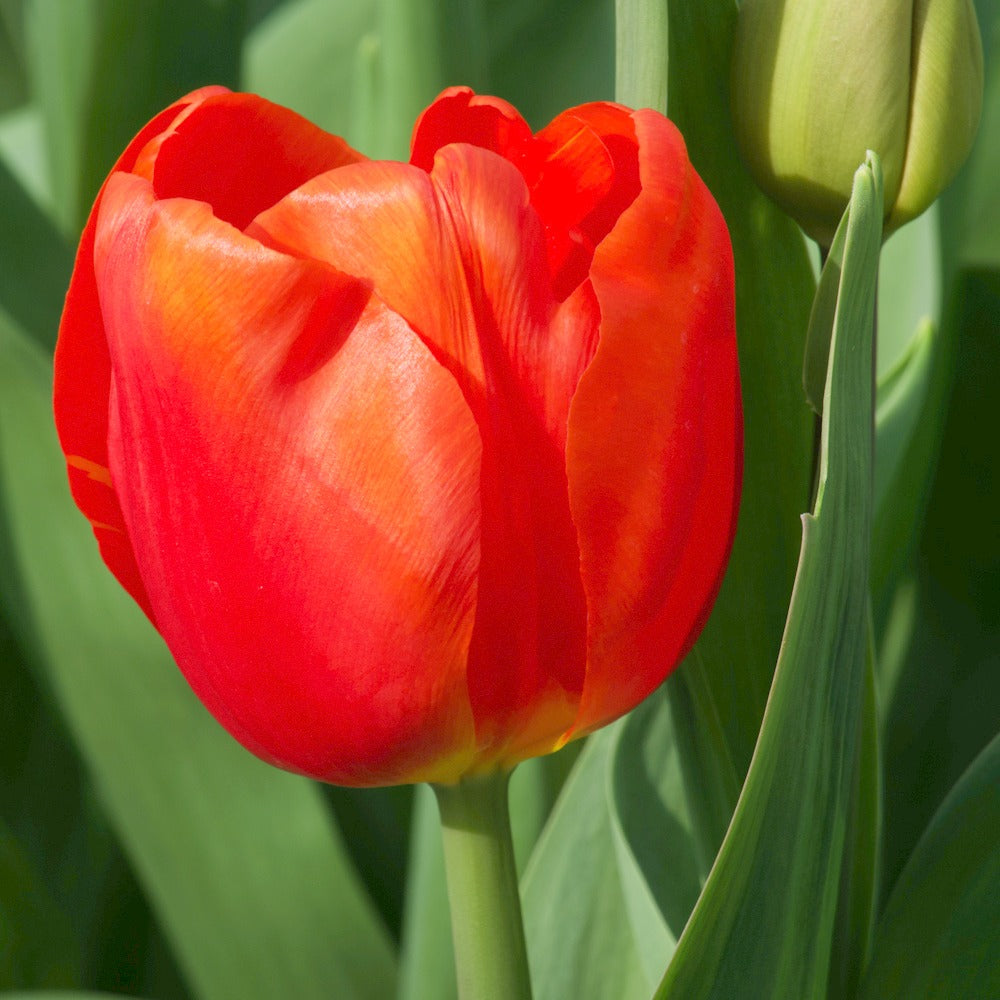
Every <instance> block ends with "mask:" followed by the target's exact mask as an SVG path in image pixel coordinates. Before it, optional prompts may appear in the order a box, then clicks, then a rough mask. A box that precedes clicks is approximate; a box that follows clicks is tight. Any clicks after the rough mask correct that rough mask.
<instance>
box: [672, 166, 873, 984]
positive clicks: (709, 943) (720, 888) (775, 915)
mask: <svg viewBox="0 0 1000 1000" xmlns="http://www.w3.org/2000/svg"><path fill="white" fill-rule="evenodd" d="M848 211H849V212H850V221H849V224H848V229H847V234H846V241H845V251H844V259H843V268H842V276H841V283H840V292H839V299H838V305H837V311H836V316H835V319H834V324H833V340H832V342H831V350H830V358H831V361H830V365H829V371H828V372H827V379H826V395H825V400H824V417H823V436H822V452H821V460H820V479H819V490H818V494H817V499H816V505H815V511H814V513H813V515H812V516H806V517H805V518H804V519H803V521H804V532H803V541H802V555H801V559H800V562H799V570H798V573H797V575H796V581H795V588H794V591H793V595H792V602H791V606H790V608H789V612H788V623H787V626H786V629H785V637H784V641H783V643H782V649H781V654H780V656H779V658H778V665H777V668H776V670H775V675H774V683H773V685H772V688H771V696H770V698H769V701H768V706H767V710H766V712H765V715H764V722H763V725H762V727H761V732H760V738H759V740H758V743H757V748H756V751H755V753H754V757H753V760H752V762H751V764H750V770H749V772H748V773H747V779H746V783H745V784H744V786H743V792H742V795H741V796H740V801H739V804H738V805H737V807H736V812H735V813H734V815H733V821H732V824H731V825H730V827H729V831H728V833H727V834H726V839H725V841H724V842H723V845H722V848H721V850H720V852H719V856H718V858H717V860H716V863H715V866H714V867H713V869H712V872H711V874H710V876H709V878H708V882H707V883H706V885H705V888H704V890H703V892H702V894H701V898H700V899H699V901H698V904H697V906H696V907H695V909H694V912H693V913H692V915H691V919H690V921H689V923H688V925H687V927H686V928H685V930H684V934H683V936H682V938H681V941H680V942H679V944H678V947H677V951H676V953H675V954H674V958H673V961H672V962H671V964H670V967H669V968H668V969H667V974H666V977H665V978H664V980H663V983H662V984H661V986H660V990H659V992H658V994H657V996H658V997H659V998H661V1000H662V998H683V1000H692V998H700V997H718V998H720V1000H722V998H729V997H734V996H741V997H775V996H777V997H785V996H787V997H801V998H803V1000H806V998H821V997H825V996H826V993H827V985H828V977H829V974H830V958H831V954H832V951H833V942H834V937H835V932H836V928H837V923H838V909H840V907H841V896H842V892H843V890H842V886H841V879H842V874H843V859H844V852H845V847H846V845H847V843H848V830H849V827H850V818H851V802H852V796H853V794H854V787H855V783H856V780H857V777H856V775H857V766H858V765H857V761H858V756H859V748H860V745H861V742H860V737H861V718H862V705H863V699H864V689H865V672H866V657H867V647H868V613H867V610H868V564H869V548H870V532H871V505H872V482H871V480H872V431H871V428H872V420H873V412H872V406H873V401H872V398H871V395H872V393H871V386H872V332H873V331H872V319H873V315H874V305H875V281H876V275H877V268H878V255H879V246H880V243H881V232H882V187H881V173H880V171H879V168H878V164H877V160H876V159H875V158H874V157H873V156H872V157H870V160H869V163H868V164H866V165H865V166H863V167H861V168H859V170H858V172H857V173H856V174H855V182H854V192H853V194H852V199H851V204H850V206H849V209H848ZM870 861H871V863H874V859H870Z"/></svg>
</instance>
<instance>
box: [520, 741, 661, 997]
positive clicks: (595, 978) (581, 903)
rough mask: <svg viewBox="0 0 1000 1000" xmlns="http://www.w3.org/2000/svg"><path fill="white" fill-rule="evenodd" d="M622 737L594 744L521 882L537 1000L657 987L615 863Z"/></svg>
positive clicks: (639, 993)
mask: <svg viewBox="0 0 1000 1000" xmlns="http://www.w3.org/2000/svg"><path fill="white" fill-rule="evenodd" d="M619 725H620V724H619ZM615 732H616V728H615V727H611V728H609V729H605V730H603V731H602V732H600V733H597V734H596V735H594V736H591V737H589V738H588V740H587V744H586V746H585V747H584V749H583V752H582V753H581V754H580V757H579V759H578V760H577V762H576V764H575V766H574V768H573V771H572V772H571V774H570V776H569V778H568V780H567V782H566V785H565V786H564V787H563V791H562V794H561V795H560V797H559V800H558V801H557V802H556V806H555V808H554V809H553V811H552V815H551V817H550V818H549V822H548V824H547V825H546V827H545V829H544V830H543V831H542V836H541V838H540V839H539V841H538V844H537V845H536V847H535V850H534V852H533V854H532V856H531V861H530V862H529V863H528V867H527V870H526V871H525V873H524V876H523V877H522V879H521V896H522V903H523V908H524V924H525V935H526V938H527V942H528V958H529V961H530V964H531V980H532V984H533V988H534V995H535V1000H565V998H566V997H573V998H574V1000H607V998H608V997H614V998H615V1000H646V998H647V997H648V996H649V994H650V991H651V990H652V988H653V985H654V983H651V982H650V981H649V980H648V979H647V978H646V977H645V975H644V974H643V972H642V966H641V963H640V961H639V954H638V952H637V950H636V945H635V941H634V938H633V935H632V929H631V923H630V921H629V918H628V913H627V910H626V907H625V901H624V898H623V896H622V888H621V882H620V878H619V874H618V865H617V862H616V860H615V847H614V837H613V833H612V829H611V819H610V814H609V804H608V794H607V782H608V763H609V751H610V748H611V745H612V742H613V740H614V738H615Z"/></svg>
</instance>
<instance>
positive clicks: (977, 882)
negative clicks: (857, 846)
mask: <svg viewBox="0 0 1000 1000" xmlns="http://www.w3.org/2000/svg"><path fill="white" fill-rule="evenodd" d="M998 830H1000V735H997V736H996V737H995V738H994V739H993V741H992V742H991V743H990V744H989V745H988V746H987V747H986V748H985V749H984V750H983V751H982V753H980V754H979V756H978V757H977V758H976V760H975V761H974V762H973V763H972V765H971V766H970V768H969V769H968V771H966V773H965V774H964V775H963V776H962V778H961V779H960V780H959V782H958V784H957V785H956V786H955V787H954V788H953V789H952V790H951V792H950V793H949V795H948V797H947V798H946V799H945V801H944V803H943V804H942V805H941V807H940V809H938V811H937V814H936V815H935V816H934V819H933V820H932V821H931V824H930V826H929V827H928V828H927V830H926V831H925V832H924V835H923V837H921V839H920V842H919V843H918V844H917V847H916V849H915V850H914V852H913V854H912V855H911V857H910V860H909V861H908V862H907V865H906V867H905V868H904V869H903V873H902V875H900V877H899V881H898V882H897V883H896V887H895V888H894V889H893V892H892V895H891V896H890V898H889V901H888V903H887V905H886V907H885V911H884V912H883V914H882V918H881V920H880V922H879V926H878V930H877V933H876V937H875V943H874V947H873V951H872V960H871V963H870V965H869V967H868V972H867V975H866V976H865V980H864V985H863V988H862V990H861V993H860V997H861V998H862V1000H881V998H883V997H906V998H907V1000H931V998H934V1000H950V998H952V997H962V998H963V1000H993V998H995V997H997V996H1000V961H998V960H997V928H998V927H1000V850H998V849H997V831H998Z"/></svg>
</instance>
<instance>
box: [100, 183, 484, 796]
mask: <svg viewBox="0 0 1000 1000" xmlns="http://www.w3.org/2000/svg"><path fill="white" fill-rule="evenodd" d="M97 235H98V239H97V247H96V254H95V264H96V274H97V283H98V287H99V289H100V292H101V307H102V313H103V315H104V318H105V324H106V330H107V337H108V344H109V347H110V351H111V356H112V360H113V365H114V376H113V380H112V388H111V398H110V431H109V434H110V441H111V446H110V467H111V475H112V479H113V481H114V483H115V486H116V489H117V491H118V494H119V497H120V499H121V503H122V507H123V509H124V510H125V512H126V517H125V519H126V524H127V526H128V531H129V535H130V537H131V538H132V539H133V543H134V547H135V553H136V559H137V563H138V565H139V568H140V572H141V575H142V579H143V581H144V582H145V585H146V588H147V592H148V594H149V598H150V602H151V604H152V606H153V608H154V609H155V612H156V618H157V621H158V623H159V627H160V630H161V632H162V633H163V635H164V637H165V638H166V640H167V643H168V645H169V646H170V648H171V650H172V651H173V653H174V655H175V657H176V658H177V660H178V663H179V664H180V666H181V668H182V669H183V670H184V671H185V673H186V674H187V676H188V678H189V680H190V681H191V683H192V686H193V687H194V688H195V690H196V692H197V693H198V694H199V696H200V697H201V698H202V699H203V700H204V701H205V702H206V704H207V705H208V706H209V708H210V709H211V710H212V711H213V713H214V714H216V716H217V717H218V718H220V720H221V721H223V722H224V724H226V725H227V727H228V728H229V729H230V730H231V731H232V732H233V733H234V734H235V735H236V736H237V737H238V738H239V739H241V740H242V741H243V742H244V743H245V744H246V745H248V746H250V747H251V748H252V749H254V750H255V752H257V753H259V754H260V755H261V756H265V757H267V758H269V759H271V760H274V761H275V762H277V763H280V764H281V765H282V766H285V767H290V768H292V769H295V770H301V771H304V772H306V773H310V774H315V775H318V776H323V777H326V778H327V779H329V780H333V781H338V782H342V783H347V784H354V783H361V784H364V783H368V782H370V781H372V780H373V779H375V780H380V781H385V780H389V781H393V780H395V781H401V780H417V779H419V778H424V777H438V778H449V777H451V776H452V775H454V774H455V773H461V770H462V769H463V767H464V766H466V765H467V761H468V757H469V755H470V754H471V751H472V748H473V746H472V736H471V720H470V717H469V709H468V701H467V698H466V696H465V694H464V672H465V660H466V656H467V650H468V644H469V640H470V634H471V628H472V620H473V615H474V610H475V597H476V574H477V569H478V553H477V549H476V544H475V542H476V539H475V534H476V529H477V526H478V520H479V511H478V474H479V453H480V448H479V442H478V437H479V436H478V432H477V429H476V426H475V423H474V422H473V420H472V417H471V414H470V413H469V410H468V407H467V405H466V403H465V401H464V400H463V398H462V394H461V392H460V391H459V388H458V385H457V384H456V382H455V380H454V378H453V377H452V376H451V375H450V374H449V373H448V372H447V370H446V369H444V368H443V367H442V366H441V365H440V364H439V363H438V362H437V361H436V360H435V359H434V358H433V357H432V356H431V354H430V352H429V351H428V350H427V348H426V347H425V346H424V345H423V344H422V343H421V342H420V340H419V338H417V337H416V336H414V335H413V333H412V331H411V330H410V329H409V327H408V326H407V325H406V324H405V323H404V322H402V321H401V320H400V319H399V317H397V316H395V315H394V314H393V313H392V312H391V311H390V310H389V309H387V308H386V307H385V306H384V305H383V304H382V303H381V302H380V301H379V300H378V299H377V297H373V296H371V294H370V284H366V283H364V282H358V281H356V280H354V279H351V278H348V277H346V276H344V275H341V274H339V273H337V272H336V271H334V270H332V269H331V268H329V267H327V266H325V265H321V264H317V263H315V262H311V261H300V260H296V259H293V258H290V257H288V256H285V255H281V254H277V253H274V252H272V251H269V250H267V249H265V248H264V247H262V246H261V245H260V244H259V243H258V242H256V241H254V240H251V239H248V238H246V237H243V236H242V235H240V234H239V233H238V232H236V231H235V230H233V229H232V228H231V227H229V226H228V225H226V224H224V223H220V222H219V221H218V220H216V219H215V218H214V217H213V216H212V215H211V213H210V211H209V209H208V207H207V206H206V205H204V204H200V203H197V202H188V201H178V200H168V201H163V202H160V201H156V200H155V198H154V196H153V193H152V191H151V190H150V187H149V185H148V183H147V182H145V181H143V180H141V179H138V178H135V177H129V176H125V175H119V176H117V177H114V178H112V181H111V182H110V184H109V185H108V189H107V191H106V193H105V198H104V204H103V206H102V210H101V217H100V222H99V226H98V234H97ZM303 344H304V346H303ZM318 347H321V351H320V353H317V348H318Z"/></svg>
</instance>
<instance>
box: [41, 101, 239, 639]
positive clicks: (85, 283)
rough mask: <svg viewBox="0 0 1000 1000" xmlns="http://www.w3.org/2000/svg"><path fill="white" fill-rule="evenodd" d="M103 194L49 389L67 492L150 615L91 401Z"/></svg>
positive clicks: (96, 384)
mask: <svg viewBox="0 0 1000 1000" xmlns="http://www.w3.org/2000/svg"><path fill="white" fill-rule="evenodd" d="M221 93H226V91H225V89H224V88H222V87H204V88H202V89H201V90H196V91H195V92H194V93H192V94H188V95H187V97H184V98H182V99H181V100H180V101H178V102H177V103H176V104H173V105H171V106H170V107H169V108H166V109H165V110H164V111H162V112H160V114H158V115H157V116H156V117H155V118H154V119H153V120H152V121H151V122H150V123H149V124H148V125H147V126H146V127H145V128H144V129H143V130H142V131H141V132H140V133H139V134H138V135H137V136H136V137H135V138H134V139H133V140H132V142H131V143H130V144H129V146H128V148H127V149H126V150H125V152H124V153H122V155H121V156H120V157H119V159H118V162H117V163H116V164H115V167H114V171H113V172H115V171H121V170H124V171H128V170H131V169H132V168H133V167H134V165H135V163H136V160H137V159H138V157H139V155H140V154H141V152H142V150H143V149H144V148H145V147H146V145H147V144H148V143H149V142H150V141H152V140H153V139H154V138H155V137H156V136H157V135H159V134H160V133H162V132H163V131H164V129H167V128H169V126H170V124H171V122H173V121H174V120H175V119H176V118H177V117H178V116H180V115H183V114H186V113H188V111H190V110H191V109H192V108H195V107H197V106H198V105H199V104H201V103H203V102H204V101H205V100H207V99H209V98H211V97H213V96H215V95H216V94H221ZM103 194H104V188H103V187H102V189H101V192H100V193H99V194H98V196H97V200H96V201H95V203H94V207H93V209H92V210H91V213H90V217H89V218H88V220H87V224H86V226H85V228H84V230H83V235H82V236H81V239H80V248H79V250H78V251H77V256H76V264H75V266H74V268H73V277H72V280H71V282H70V286H69V291H68V293H67V295H66V305H65V308H64V310H63V317H62V323H61V324H60V327H59V340H58V343H57V344H56V354H55V385H54V391H53V396H54V409H55V417H56V428H57V430H58V431H59V440H60V443H61V445H62V450H63V453H64V454H65V455H66V456H67V467H68V472H69V482H70V489H71V490H72V493H73V498H74V499H75V500H76V503H77V505H78V506H79V508H80V510H81V511H83V513H84V514H85V515H86V516H87V518H88V519H89V520H90V523H91V526H92V527H93V529H94V535H95V537H96V538H97V542H98V544H99V546H100V550H101V556H102V558H103V559H104V562H105V563H106V564H107V566H108V568H109V569H110V570H111V572H112V573H114V575H115V577H116V578H117V579H118V582H119V583H120V584H121V585H122V586H123V587H124V588H125V589H126V590H127V591H128V592H129V593H130V594H131V595H132V597H133V598H134V599H135V601H136V602H137V603H138V604H139V606H140V607H141V608H142V609H143V610H144V611H145V612H146V614H147V615H148V616H149V618H150V619H151V620H153V621H154V622H155V618H154V616H153V611H152V608H151V607H150V605H149V598H148V597H147V595H146V588H145V586H144V585H143V582H142V578H141V577H140V575H139V570H138V567H137V566H136V564H135V556H134V554H133V552H132V545H131V543H130V541H129V539H128V536H127V534H126V533H125V522H124V520H123V518H122V512H121V508H120V506H119V503H118V497H117V495H116V494H115V491H114V487H113V486H112V484H111V475H110V472H109V470H108V418H107V411H106V409H104V408H102V407H101V406H97V405H95V401H97V400H102V399H107V398H108V390H109V386H110V381H111V361H110V358H109V357H108V348H107V342H106V339H105V335H104V321H103V319H102V317H101V308H100V303H99V301H98V297H97V284H96V282H95V279H94V230H95V227H96V224H97V215H98V211H99V209H100V205H101V198H102V197H103Z"/></svg>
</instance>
